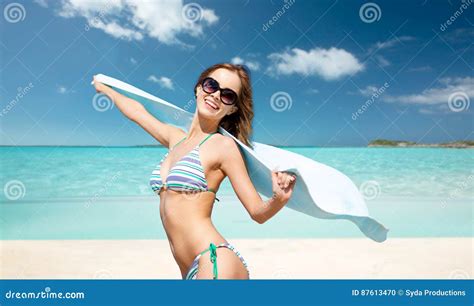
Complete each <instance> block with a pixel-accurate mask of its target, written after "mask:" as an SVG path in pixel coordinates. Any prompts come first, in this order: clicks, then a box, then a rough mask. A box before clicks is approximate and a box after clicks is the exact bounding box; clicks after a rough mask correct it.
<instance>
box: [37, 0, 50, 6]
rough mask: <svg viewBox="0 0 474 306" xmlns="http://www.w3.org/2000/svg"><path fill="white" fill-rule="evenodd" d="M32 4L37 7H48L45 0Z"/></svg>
mask: <svg viewBox="0 0 474 306" xmlns="http://www.w3.org/2000/svg"><path fill="white" fill-rule="evenodd" d="M34 2H35V3H36V4H38V5H39V6H42V7H48V2H46V0H34Z"/></svg>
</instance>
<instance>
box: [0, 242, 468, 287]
mask: <svg viewBox="0 0 474 306" xmlns="http://www.w3.org/2000/svg"><path fill="white" fill-rule="evenodd" d="M229 242H231V243H232V244H234V245H235V246H236V248H237V249H238V250H239V251H240V252H241V254H242V255H243V256H244V258H245V260H246V261H247V263H248V265H249V269H250V278H251V279H466V278H469V279H472V277H473V275H474V273H473V272H474V271H473V262H472V256H473V245H474V244H473V238H470V237H464V238H389V239H388V240H386V241H385V242H383V243H377V242H373V241H371V240H370V239H367V238H328V239H325V238H321V239H314V238H311V239H229ZM0 246H1V248H0V254H1V263H2V265H1V272H0V277H1V278H2V279H180V273H179V269H178V266H177V265H176V263H175V262H174V259H173V257H172V254H171V251H170V249H169V244H168V242H167V241H166V240H163V239H149V240H147V239H139V240H2V241H0Z"/></svg>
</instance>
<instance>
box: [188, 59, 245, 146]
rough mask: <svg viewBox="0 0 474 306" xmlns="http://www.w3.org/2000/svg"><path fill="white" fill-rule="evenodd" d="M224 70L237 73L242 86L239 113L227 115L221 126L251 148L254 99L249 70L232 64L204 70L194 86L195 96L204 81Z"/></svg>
mask: <svg viewBox="0 0 474 306" xmlns="http://www.w3.org/2000/svg"><path fill="white" fill-rule="evenodd" d="M220 68H224V69H227V70H230V71H232V72H236V73H237V74H238V75H239V78H240V82H241V84H242V86H241V88H240V92H239V93H238V99H237V101H236V104H235V106H237V108H238V109H237V111H235V112H233V113H232V114H230V115H226V116H225V117H224V118H222V120H221V122H220V123H219V126H221V127H223V128H224V129H225V130H227V131H228V132H229V133H231V134H232V135H233V136H234V137H235V138H237V139H238V140H240V141H241V142H243V143H244V144H246V145H247V146H249V147H252V146H251V144H250V141H249V138H250V135H251V134H252V119H253V98H252V86H251V83H250V73H249V70H248V69H247V68H246V67H245V66H243V65H234V64H230V63H221V64H215V65H213V66H211V67H209V68H207V69H206V70H204V71H203V72H202V73H201V75H200V76H199V79H198V80H197V82H196V85H195V86H194V94H196V93H197V88H198V86H199V85H200V84H201V82H202V80H204V79H205V78H206V77H208V76H209V75H210V74H211V73H212V72H214V71H215V70H217V69H220Z"/></svg>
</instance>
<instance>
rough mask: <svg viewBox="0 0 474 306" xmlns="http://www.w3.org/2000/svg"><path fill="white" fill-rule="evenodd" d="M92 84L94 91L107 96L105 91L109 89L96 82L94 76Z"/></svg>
mask: <svg viewBox="0 0 474 306" xmlns="http://www.w3.org/2000/svg"><path fill="white" fill-rule="evenodd" d="M92 81H93V83H94V87H95V91H97V92H98V93H103V94H107V92H106V91H107V89H110V87H108V86H106V85H104V84H103V83H101V82H99V81H97V80H96V79H95V75H94V77H93V80H92Z"/></svg>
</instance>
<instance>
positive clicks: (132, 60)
mask: <svg viewBox="0 0 474 306" xmlns="http://www.w3.org/2000/svg"><path fill="white" fill-rule="evenodd" d="M130 62H131V63H132V64H133V65H136V64H137V63H138V62H137V60H136V59H134V58H133V57H131V58H130Z"/></svg>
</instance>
